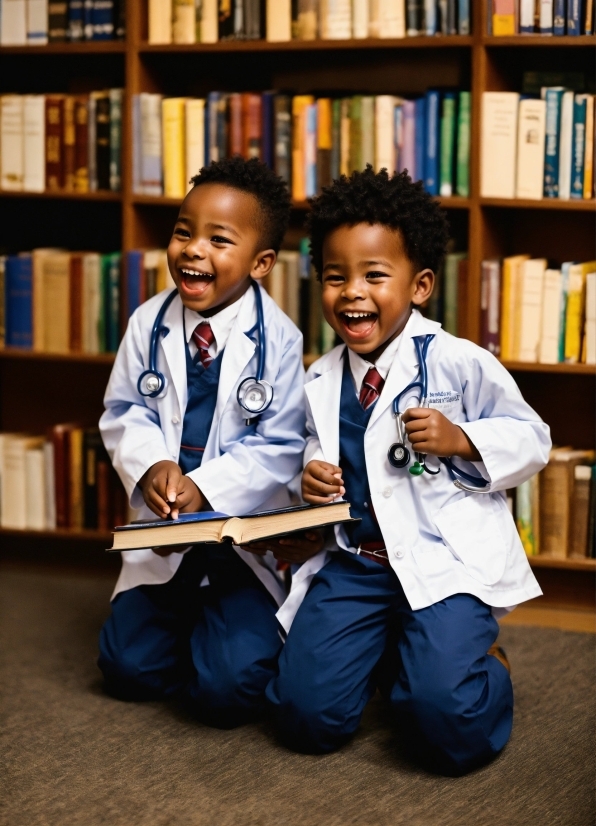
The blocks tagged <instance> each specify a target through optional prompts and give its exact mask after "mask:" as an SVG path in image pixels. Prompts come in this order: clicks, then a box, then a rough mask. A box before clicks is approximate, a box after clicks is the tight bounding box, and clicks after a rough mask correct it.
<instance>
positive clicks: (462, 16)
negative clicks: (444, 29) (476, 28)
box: [457, 0, 470, 34]
mask: <svg viewBox="0 0 596 826" xmlns="http://www.w3.org/2000/svg"><path fill="white" fill-rule="evenodd" d="M457 13H458V31H457V33H458V34H470V0H459V2H458V7H457Z"/></svg>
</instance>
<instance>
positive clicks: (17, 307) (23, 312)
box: [4, 253, 33, 350]
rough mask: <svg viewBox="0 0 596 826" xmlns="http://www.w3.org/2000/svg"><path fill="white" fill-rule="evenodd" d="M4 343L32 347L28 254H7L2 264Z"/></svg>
mask: <svg viewBox="0 0 596 826" xmlns="http://www.w3.org/2000/svg"><path fill="white" fill-rule="evenodd" d="M4 278H5V291H6V292H5V295H6V299H5V301H6V304H5V307H6V346H7V347H19V348H21V349H24V350H30V349H31V348H32V347H33V306H32V305H33V267H32V259H31V255H30V254H28V253H27V254H21V255H9V256H8V257H7V258H6V263H5V274H4Z"/></svg>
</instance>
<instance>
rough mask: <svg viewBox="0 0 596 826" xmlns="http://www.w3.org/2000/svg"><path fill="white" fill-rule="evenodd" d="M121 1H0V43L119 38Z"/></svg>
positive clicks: (38, 43) (122, 17)
mask: <svg viewBox="0 0 596 826" xmlns="http://www.w3.org/2000/svg"><path fill="white" fill-rule="evenodd" d="M124 34H125V12H124V0H58V1H57V0H0V45H2V46H42V45H45V44H46V43H60V42H64V41H67V40H69V41H71V42H73V43H74V42H80V41H83V40H113V39H116V38H118V39H122V38H123V37H124Z"/></svg>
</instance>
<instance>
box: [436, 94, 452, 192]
mask: <svg viewBox="0 0 596 826" xmlns="http://www.w3.org/2000/svg"><path fill="white" fill-rule="evenodd" d="M440 147H441V163H440V189H439V193H440V194H441V195H442V196H443V197H449V196H451V195H453V157H454V149H455V93H454V92H446V93H445V95H444V96H443V100H442V113H441V141H440Z"/></svg>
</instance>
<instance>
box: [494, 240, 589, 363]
mask: <svg viewBox="0 0 596 826" xmlns="http://www.w3.org/2000/svg"><path fill="white" fill-rule="evenodd" d="M481 344H482V346H483V347H486V349H487V350H490V351H491V352H492V353H493V354H494V355H495V356H498V357H499V358H501V359H502V360H503V361H526V362H538V363H541V364H557V363H562V362H566V363H568V364H577V363H583V364H596V261H587V262H584V263H577V262H574V261H565V262H564V263H563V264H562V265H561V266H560V267H559V268H552V269H551V268H549V267H548V262H547V260H546V259H545V258H530V256H529V255H512V256H510V257H508V258H504V259H502V260H501V259H496V258H495V259H489V260H487V261H483V262H482V280H481Z"/></svg>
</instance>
